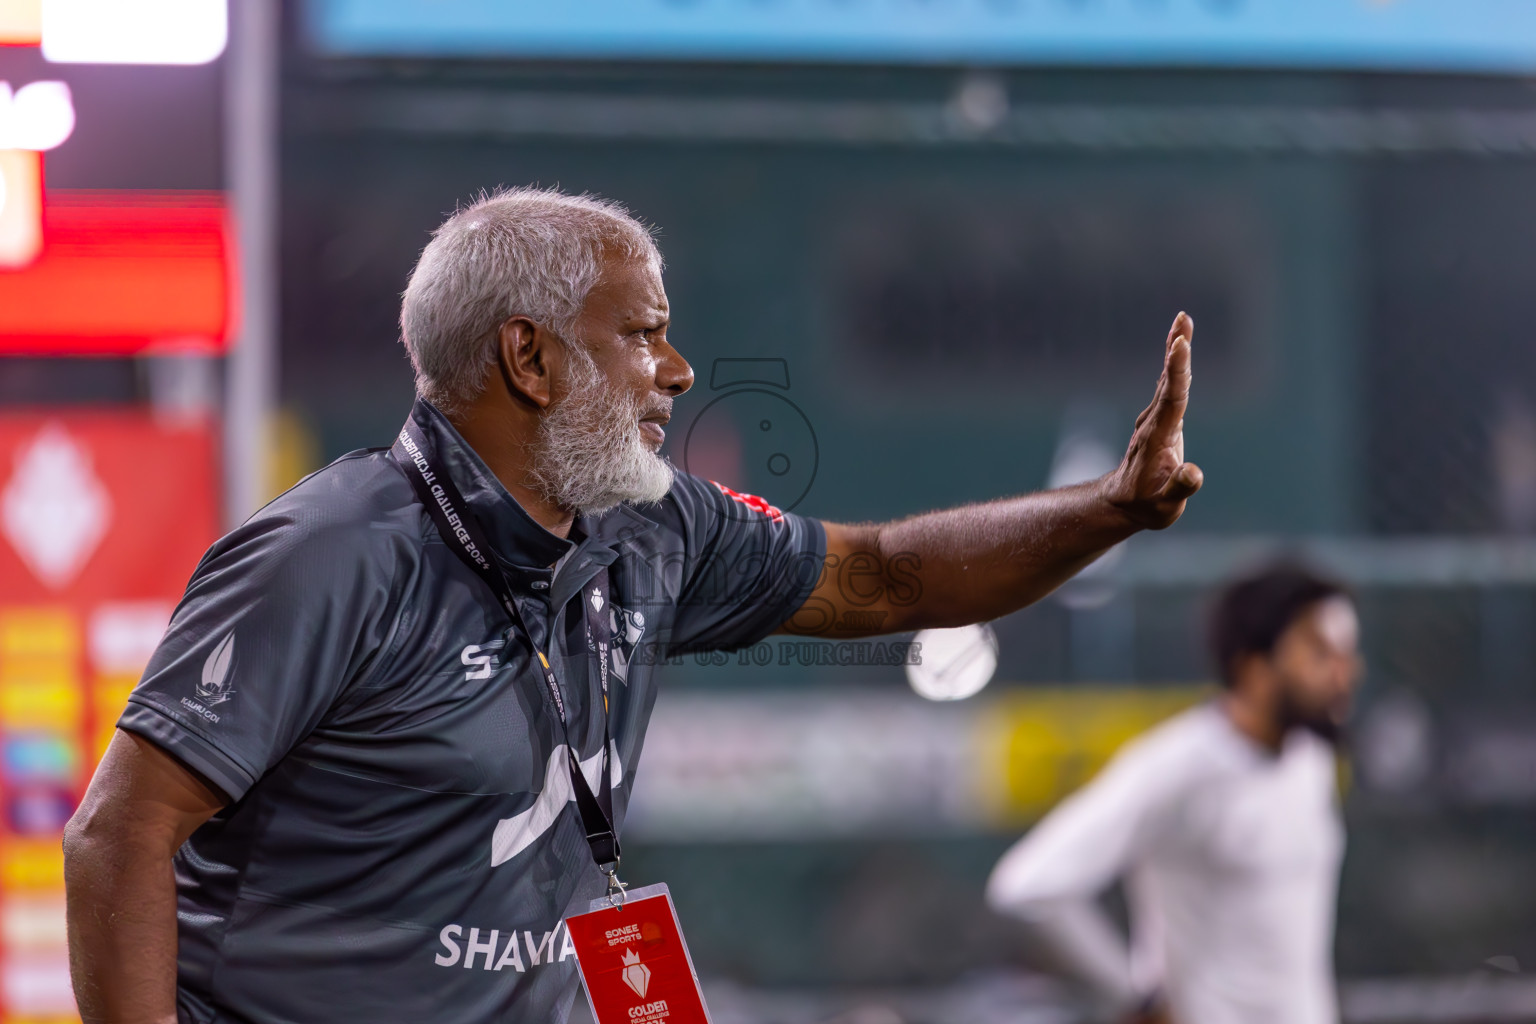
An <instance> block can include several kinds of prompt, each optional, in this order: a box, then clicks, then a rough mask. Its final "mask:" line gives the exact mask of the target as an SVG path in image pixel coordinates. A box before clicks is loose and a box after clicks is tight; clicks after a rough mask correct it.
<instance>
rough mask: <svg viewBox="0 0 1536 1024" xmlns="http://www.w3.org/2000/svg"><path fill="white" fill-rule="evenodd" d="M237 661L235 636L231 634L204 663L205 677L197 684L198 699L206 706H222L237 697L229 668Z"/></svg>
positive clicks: (221, 641) (220, 642)
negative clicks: (230, 684) (230, 682)
mask: <svg viewBox="0 0 1536 1024" xmlns="http://www.w3.org/2000/svg"><path fill="white" fill-rule="evenodd" d="M234 660H235V634H234V633H230V634H228V635H227V636H225V637H224V639H223V640H220V641H219V645H218V646H217V647H215V648H214V649H213V653H211V654H209V655H208V660H207V661H204V662H203V677H202V679H201V681H199V682H198V684H197V699H198V700H200V701H202V702H203V704H204V705H205V706H208V707H212V706H213V705H214V704H222V703H224V702H225V701H227V700H229V698H231V697H233V696H234V695H235V691H234V690H232V689H230V686H229V668H230V664H231V663H232V662H233V661H234Z"/></svg>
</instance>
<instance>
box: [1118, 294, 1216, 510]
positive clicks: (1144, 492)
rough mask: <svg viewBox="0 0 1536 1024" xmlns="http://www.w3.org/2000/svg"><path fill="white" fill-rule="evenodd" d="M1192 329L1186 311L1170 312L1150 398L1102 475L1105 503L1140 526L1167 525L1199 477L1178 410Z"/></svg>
mask: <svg viewBox="0 0 1536 1024" xmlns="http://www.w3.org/2000/svg"><path fill="white" fill-rule="evenodd" d="M1194 334H1195V322H1194V321H1193V320H1191V319H1190V317H1189V314H1188V313H1180V314H1179V315H1178V316H1176V317H1174V319H1173V326H1172V327H1171V328H1169V330H1168V343H1167V347H1166V349H1165V350H1164V352H1163V375H1162V376H1161V377H1159V378H1158V381H1157V392H1156V393H1155V394H1154V395H1153V396H1152V404H1151V405H1149V406H1147V407H1146V409H1145V410H1143V411H1142V414H1141V415H1140V416H1138V417H1136V429H1135V430H1134V431H1132V433H1131V443H1130V446H1129V447H1128V448H1127V449H1126V451H1125V458H1124V460H1122V461H1121V463H1120V468H1119V469H1116V470H1115V471H1114V472H1113V473H1111V474H1109V476H1107V477H1105V478H1104V487H1105V496H1106V497H1107V498H1108V499H1109V501H1110V503H1111V504H1113V505H1114V506H1115V507H1116V508H1118V509H1119V510H1120V511H1121V512H1123V513H1124V514H1125V516H1126V517H1127V518H1128V519H1130V520H1131V522H1132V523H1134V524H1135V525H1136V526H1138V527H1141V528H1143V529H1148V530H1161V529H1164V528H1165V527H1168V526H1172V525H1173V524H1174V523H1175V522H1176V521H1177V520H1178V518H1179V516H1181V515H1183V514H1184V502H1185V501H1187V500H1188V499H1189V497H1190V495H1192V494H1194V493H1195V492H1196V491H1198V490H1199V489H1200V484H1201V482H1202V481H1203V480H1204V479H1205V477H1204V474H1202V473H1201V472H1200V467H1199V466H1196V465H1195V464H1194V463H1193V462H1185V461H1184V410H1185V408H1186V407H1187V406H1188V405H1189V380H1190V371H1189V367H1190V340H1191V339H1192V338H1193V337H1194Z"/></svg>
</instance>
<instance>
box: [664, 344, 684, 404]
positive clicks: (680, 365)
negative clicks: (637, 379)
mask: <svg viewBox="0 0 1536 1024" xmlns="http://www.w3.org/2000/svg"><path fill="white" fill-rule="evenodd" d="M656 386H657V387H659V388H661V390H663V391H665V392H666V393H667V394H669V395H671V396H672V397H674V398H676V397H677V396H678V395H680V394H682V393H683V392H685V391H687V390H688V389H689V388H691V387H693V367H691V366H689V365H688V360H686V359H684V358H683V356H682V353H680V352H678V350H677V349H675V348H673V347H672V346H671V345H668V346H667V347H666V351H664V352H663V353H662V354H661V358H660V359H659V360H657V362H656Z"/></svg>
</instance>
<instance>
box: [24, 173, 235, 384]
mask: <svg viewBox="0 0 1536 1024" xmlns="http://www.w3.org/2000/svg"><path fill="white" fill-rule="evenodd" d="M32 156H33V157H34V162H35V156H36V155H35V154H32ZM8 166H10V165H9V164H0V174H7V175H9V176H20V174H21V171H20V170H15V169H12V170H11V171H6V167H8ZM17 167H22V165H21V164H19V163H18V164H17ZM23 169H24V168H23ZM20 187H21V186H20V185H18V188H20ZM18 194H20V193H18ZM40 215H41V227H40V231H41V247H40V249H39V250H38V251H37V254H36V255H35V257H31V258H29V260H28V261H27V262H26V263H25V265H21V266H15V267H12V268H9V269H7V268H5V267H4V266H3V265H0V354H4V353H24V354H32V355H133V354H137V353H142V352H167V351H179V352H188V351H191V352H207V353H218V352H222V351H224V349H225V347H226V345H227V344H228V340H229V334H230V330H229V325H230V324H231V323H232V322H233V318H234V316H235V314H236V297H235V294H234V286H233V283H232V282H233V272H234V271H233V267H234V258H233V252H234V244H233V241H232V240H231V232H230V223H229V215H228V213H227V211H226V209H225V205H224V197H223V194H222V193H204V192H150V191H141V192H90V191H81V192H59V191H50V192H48V193H47V194H46V196H45V198H44V200H43V204H42V208H41V214H40ZM18 216H19V215H18ZM19 230H20V229H19V228H17V229H16V231H19ZM12 233H15V231H13V232H12ZM17 237H18V239H20V235H18V236H17ZM24 241H26V240H25V239H20V240H19V241H16V242H14V244H13V246H12V247H13V248H18V251H20V249H19V247H20V246H21V245H22V243H23V242H24ZM18 262H20V261H18ZM0 263H3V261H0Z"/></svg>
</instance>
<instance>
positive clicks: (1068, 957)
mask: <svg viewBox="0 0 1536 1024" xmlns="http://www.w3.org/2000/svg"><path fill="white" fill-rule="evenodd" d="M1170 781H1171V780H1170V779H1169V777H1168V773H1167V772H1165V771H1161V770H1158V766H1154V765H1150V764H1148V763H1147V762H1146V760H1145V758H1144V756H1143V754H1142V752H1141V751H1139V750H1138V748H1137V747H1136V746H1132V747H1131V748H1129V749H1127V750H1126V751H1124V752H1122V753H1121V754H1120V755H1119V756H1118V757H1117V758H1116V759H1115V760H1114V761H1113V762H1111V763H1110V765H1109V766H1108V767H1107V768H1106V769H1105V770H1104V771H1103V772H1101V773H1100V774H1099V775H1098V776H1097V777H1096V778H1095V779H1094V780H1093V781H1092V782H1090V783H1089V784H1088V785H1087V786H1084V787H1083V788H1082V789H1080V790H1078V791H1077V792H1076V793H1074V794H1073V795H1072V796H1070V797H1068V798H1067V799H1066V800H1065V801H1063V802H1062V803H1061V804H1060V805H1058V806H1057V807H1056V809H1055V810H1053V811H1052V812H1051V813H1050V814H1048V815H1047V816H1046V817H1045V818H1044V819H1043V820H1042V821H1041V822H1040V823H1039V824H1037V825H1036V826H1035V827H1034V828H1033V829H1032V830H1030V832H1029V833H1028V834H1027V835H1026V836H1025V837H1024V838H1023V839H1021V840H1019V841H1018V842H1017V843H1015V844H1014V846H1013V847H1012V848H1011V849H1009V851H1008V852H1007V853H1006V854H1004V855H1003V858H1002V859H1001V860H1000V861H998V864H997V867H996V868H994V869H993V871H992V876H991V878H989V879H988V881H987V904H988V905H989V906H990V907H991V908H992V909H993V910H995V911H997V912H999V913H1002V914H1005V915H1007V916H1009V917H1011V918H1014V919H1016V920H1018V921H1019V922H1021V923H1022V924H1023V925H1024V927H1025V928H1026V929H1027V931H1028V933H1029V935H1030V936H1031V938H1032V939H1033V940H1034V941H1035V942H1036V944H1037V945H1039V946H1040V947H1042V952H1043V953H1044V955H1045V958H1046V960H1047V961H1049V962H1048V964H1047V965H1046V966H1048V967H1049V968H1050V969H1052V970H1054V971H1056V972H1058V973H1060V974H1062V975H1063V976H1064V977H1066V978H1068V979H1070V980H1072V981H1074V982H1076V983H1077V984H1079V985H1080V986H1082V987H1083V988H1085V989H1086V990H1087V991H1088V993H1089V994H1090V995H1091V996H1092V997H1093V998H1094V1000H1095V1001H1096V1002H1098V1003H1100V1004H1102V1005H1103V1006H1104V1008H1106V1009H1108V1010H1110V1011H1113V1012H1117V1013H1120V1014H1132V1013H1134V1012H1135V1011H1136V1010H1137V1008H1138V1007H1141V1006H1142V1005H1143V1004H1145V1003H1146V1001H1147V999H1148V997H1149V996H1151V995H1152V994H1153V993H1152V991H1151V990H1150V988H1149V987H1147V986H1146V985H1145V984H1144V983H1139V982H1138V981H1137V979H1135V978H1134V976H1133V972H1132V969H1131V957H1130V951H1129V949H1128V946H1127V942H1126V940H1125V937H1124V936H1123V935H1122V934H1121V933H1120V931H1119V929H1118V928H1116V927H1115V925H1114V923H1113V922H1112V921H1111V920H1110V919H1109V917H1108V915H1107V914H1105V912H1104V910H1103V908H1102V907H1101V905H1100V903H1099V897H1100V896H1101V894H1102V893H1103V892H1104V890H1106V889H1107V888H1109V886H1110V885H1112V884H1113V883H1114V882H1115V880H1116V879H1118V878H1120V877H1121V876H1123V875H1124V874H1125V872H1126V870H1127V869H1128V868H1129V867H1130V866H1131V863H1132V861H1133V860H1134V859H1135V857H1136V855H1137V853H1138V852H1139V851H1140V850H1141V849H1142V848H1143V847H1144V844H1145V842H1146V841H1147V837H1148V834H1149V832H1150V830H1151V829H1152V828H1153V827H1154V824H1155V820H1154V819H1155V818H1156V817H1157V816H1158V814H1159V811H1160V809H1161V808H1162V807H1164V806H1166V804H1167V800H1166V792H1165V791H1166V789H1167V788H1168V785H1169V782H1170ZM1133 1019H1135V1018H1133Z"/></svg>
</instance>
